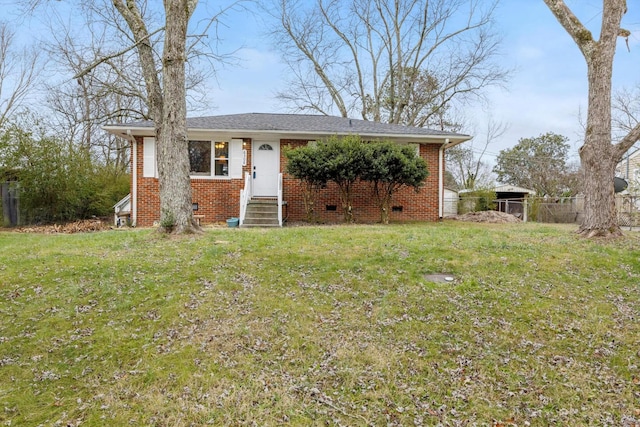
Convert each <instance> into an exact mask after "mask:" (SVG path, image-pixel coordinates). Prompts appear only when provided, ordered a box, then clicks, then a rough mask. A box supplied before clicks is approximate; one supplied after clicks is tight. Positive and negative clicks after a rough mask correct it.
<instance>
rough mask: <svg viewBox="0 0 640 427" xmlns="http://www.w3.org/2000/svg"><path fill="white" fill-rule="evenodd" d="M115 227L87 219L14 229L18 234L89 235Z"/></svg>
mask: <svg viewBox="0 0 640 427" xmlns="http://www.w3.org/2000/svg"><path fill="white" fill-rule="evenodd" d="M112 228H113V226H112V225H111V224H110V223H107V222H106V221H104V220H101V219H85V220H79V221H73V222H68V223H65V224H47V225H29V226H25V227H17V228H15V229H13V230H14V231H16V232H18V233H40V234H56V233H64V234H72V233H88V232H92V231H102V230H110V229H112Z"/></svg>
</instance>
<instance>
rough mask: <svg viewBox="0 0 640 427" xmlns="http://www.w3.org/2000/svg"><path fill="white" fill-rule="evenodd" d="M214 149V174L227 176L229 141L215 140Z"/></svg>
mask: <svg viewBox="0 0 640 427" xmlns="http://www.w3.org/2000/svg"><path fill="white" fill-rule="evenodd" d="M215 149H216V150H215V154H216V157H215V165H216V176H229V143H228V142H226V141H217V142H216V143H215Z"/></svg>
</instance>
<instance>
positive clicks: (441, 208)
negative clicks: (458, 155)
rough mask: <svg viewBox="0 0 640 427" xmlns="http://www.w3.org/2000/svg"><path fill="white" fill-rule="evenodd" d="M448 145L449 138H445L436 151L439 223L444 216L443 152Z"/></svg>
mask: <svg viewBox="0 0 640 427" xmlns="http://www.w3.org/2000/svg"><path fill="white" fill-rule="evenodd" d="M448 145H449V138H446V139H445V140H444V143H443V144H442V145H441V146H440V149H439V150H438V218H439V219H440V220H441V221H442V218H443V216H444V150H445V149H446V148H447V147H448Z"/></svg>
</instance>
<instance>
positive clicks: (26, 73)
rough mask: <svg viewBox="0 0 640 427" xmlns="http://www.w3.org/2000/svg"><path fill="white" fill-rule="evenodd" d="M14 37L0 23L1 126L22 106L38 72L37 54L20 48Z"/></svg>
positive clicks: (9, 30)
mask: <svg viewBox="0 0 640 427" xmlns="http://www.w3.org/2000/svg"><path fill="white" fill-rule="evenodd" d="M14 37H15V33H14V32H13V31H12V30H11V29H10V28H9V26H8V25H7V24H6V23H3V22H0V127H2V125H3V124H4V123H5V122H6V121H7V119H9V117H10V116H11V115H12V114H14V113H15V112H16V111H17V110H18V109H19V108H20V107H21V106H22V102H23V101H24V100H25V98H26V97H27V96H28V95H29V93H30V92H31V91H32V90H33V88H34V86H35V83H36V80H37V77H38V74H39V63H38V61H39V56H38V53H37V52H36V51H35V50H29V49H19V48H17V46H16V41H15V39H14Z"/></svg>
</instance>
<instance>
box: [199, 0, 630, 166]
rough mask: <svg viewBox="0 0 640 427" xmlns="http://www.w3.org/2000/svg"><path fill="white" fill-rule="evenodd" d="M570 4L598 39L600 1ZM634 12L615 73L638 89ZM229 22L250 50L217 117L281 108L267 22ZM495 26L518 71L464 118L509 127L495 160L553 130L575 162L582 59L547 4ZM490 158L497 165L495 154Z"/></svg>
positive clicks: (225, 85) (224, 74) (507, 7)
mask: <svg viewBox="0 0 640 427" xmlns="http://www.w3.org/2000/svg"><path fill="white" fill-rule="evenodd" d="M567 5H568V6H570V7H571V8H572V9H573V10H574V12H575V13H576V14H577V15H578V17H579V18H580V19H581V20H582V21H583V23H585V25H587V26H588V27H589V28H590V29H592V31H594V33H595V34H597V31H598V28H599V25H600V19H601V14H600V8H601V1H600V0H567ZM629 7H630V11H629V13H628V14H627V17H626V19H625V23H626V27H627V28H628V29H630V30H631V31H632V32H633V34H632V36H631V38H630V41H629V42H630V48H631V52H629V51H627V48H626V46H625V45H624V42H621V43H620V48H619V49H618V52H617V55H616V63H615V69H614V84H615V86H616V87H621V86H626V87H633V86H635V85H636V84H638V82H640V78H638V77H639V76H638V72H637V70H639V69H640V67H639V66H638V65H639V63H640V61H639V60H640V18H636V19H635V20H634V19H633V18H629V17H632V16H633V14H634V13H636V14H638V12H639V9H640V8H639V7H638V2H636V1H630V2H629ZM226 22H227V24H228V25H229V29H230V31H231V32H232V33H233V34H234V41H233V42H234V43H238V44H237V45H238V46H240V44H243V45H244V47H243V48H242V49H241V50H240V51H239V52H238V54H239V56H240V58H241V59H242V63H241V65H240V66H239V67H233V68H227V69H223V70H221V71H220V72H219V75H218V84H219V86H218V87H212V92H211V96H212V98H213V101H214V103H215V105H216V108H215V109H212V110H211V113H213V114H230V113H239V112H273V111H281V109H279V105H278V103H277V101H276V100H275V99H274V97H273V94H274V92H276V91H277V90H278V89H279V88H281V87H282V85H283V83H284V75H285V73H286V69H285V68H283V66H282V65H281V62H280V58H279V55H278V53H277V52H275V51H274V50H273V48H272V46H271V45H270V41H269V40H268V39H267V38H265V37H264V36H263V34H262V33H261V31H260V26H261V25H262V24H261V23H260V22H258V21H257V20H256V18H254V17H249V16H247V15H233V16H230V17H229V19H228V20H227V21H226ZM497 22H498V30H499V31H500V32H501V33H502V35H503V40H504V41H503V56H502V61H503V63H504V65H505V66H506V67H508V68H510V69H513V70H514V71H513V74H512V76H511V79H510V81H509V83H508V85H507V87H506V88H504V89H503V88H495V89H492V90H490V91H489V92H488V100H489V103H488V105H487V106H477V107H473V108H468V109H467V110H466V111H465V115H467V116H468V119H469V121H470V122H474V123H475V125H476V128H477V131H476V132H478V133H480V132H481V131H482V128H483V127H484V126H485V123H486V120H487V117H488V115H489V114H488V112H487V111H489V112H490V115H491V117H492V119H493V120H495V121H501V122H504V123H506V124H508V125H509V130H508V131H507V133H505V135H504V136H503V137H502V138H500V139H499V140H498V141H496V142H494V143H493V144H492V145H490V146H489V149H488V153H489V154H490V155H491V154H493V155H495V154H497V153H498V152H499V151H500V150H501V149H504V148H509V147H512V146H513V145H515V144H516V143H517V142H518V139H520V138H527V137H534V136H538V135H540V134H543V133H546V132H555V133H559V134H562V135H565V136H566V137H568V138H569V140H570V143H571V144H572V146H573V147H574V150H573V154H574V156H575V159H576V160H577V149H578V147H579V146H580V145H581V141H580V140H581V135H580V134H581V127H580V120H579V117H580V115H582V116H583V117H584V116H585V115H586V108H587V101H586V97H587V77H586V65H585V62H584V58H583V57H582V55H581V53H580V52H579V50H578V48H577V46H576V45H575V44H574V42H573V40H572V39H571V38H570V37H569V35H568V34H567V33H566V32H565V31H564V29H563V28H562V27H561V26H560V24H559V23H558V22H557V20H556V19H555V17H554V16H553V15H552V14H551V12H550V11H549V10H548V9H547V6H546V5H545V4H544V3H543V1H542V0H503V1H502V4H501V6H500V7H499V9H498V15H497ZM226 33H227V32H226V31H225V33H224V34H223V36H224V37H227V36H228V35H227V34H226ZM224 43H226V41H223V46H224V45H225V44H224ZM470 132H473V130H472V129H470ZM487 160H488V161H492V160H493V158H492V156H489V157H488V158H487Z"/></svg>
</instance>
